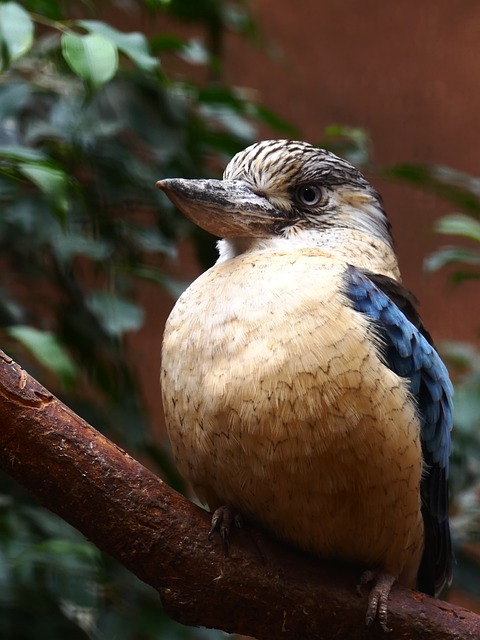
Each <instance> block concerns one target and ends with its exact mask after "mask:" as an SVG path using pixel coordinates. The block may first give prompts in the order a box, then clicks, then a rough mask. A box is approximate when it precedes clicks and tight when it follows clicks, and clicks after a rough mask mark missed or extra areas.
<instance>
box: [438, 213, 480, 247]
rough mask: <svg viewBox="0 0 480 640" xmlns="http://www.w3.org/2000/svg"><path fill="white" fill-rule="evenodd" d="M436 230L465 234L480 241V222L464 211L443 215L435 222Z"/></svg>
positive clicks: (464, 235)
mask: <svg viewBox="0 0 480 640" xmlns="http://www.w3.org/2000/svg"><path fill="white" fill-rule="evenodd" d="M435 231H436V232H437V233H444V234H446V235H457V236H463V237H465V238H469V239H470V240H475V241H476V242H480V222H478V220H475V219H474V218H472V217H471V216H467V215H464V214H462V213H452V214H450V215H448V216H443V218H440V220H438V221H437V223H436V224H435Z"/></svg>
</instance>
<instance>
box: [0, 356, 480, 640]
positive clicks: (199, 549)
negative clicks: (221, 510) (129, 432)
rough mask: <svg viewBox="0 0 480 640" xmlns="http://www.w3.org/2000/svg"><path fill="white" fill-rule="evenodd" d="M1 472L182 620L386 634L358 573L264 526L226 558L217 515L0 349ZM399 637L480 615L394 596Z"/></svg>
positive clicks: (462, 630)
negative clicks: (210, 536)
mask: <svg viewBox="0 0 480 640" xmlns="http://www.w3.org/2000/svg"><path fill="white" fill-rule="evenodd" d="M0 424H1V428H0V466H1V467H2V468H3V469H4V470H5V471H6V472H7V473H9V474H10V475H11V476H12V477H14V478H15V479H16V480H18V482H20V483H21V484H22V485H24V486H25V487H26V488H27V489H29V490H30V491H31V492H32V493H33V494H35V495H36V496H37V497H38V499H39V500H40V501H41V502H42V504H43V505H44V506H46V507H47V508H48V509H50V510H51V511H54V512H55V513H57V514H59V515H60V516H61V517H63V518H64V519H65V520H67V521H68V522H69V523H70V524H72V525H73V526H74V527H76V528H77V529H79V530H80V531H81V532H82V533H83V534H84V535H85V536H86V537H87V538H89V539H90V540H91V541H92V542H94V543H95V544H96V545H97V546H98V547H99V548H100V549H102V550H103V551H106V552H107V553H109V554H110V555H111V556H113V557H114V558H116V559H117V560H118V561H120V562H121V563H122V564H124V565H125V566H126V567H127V568H128V569H130V570H131V571H132V572H133V573H135V574H136V575H137V576H138V577H139V578H140V579H141V580H143V581H145V582H147V583H148V584H150V585H152V586H153V587H154V588H155V589H157V591H158V593H159V594H160V598H161V600H162V603H163V606H164V608H165V610H166V611H167V613H168V614H169V615H170V616H171V617H172V618H174V619H175V620H178V621H179V622H182V623H184V624H188V625H203V626H206V627H216V628H220V629H224V630H225V631H228V632H237V633H243V634H248V635H251V636H255V637H257V638H259V639H262V640H269V639H270V638H272V639H275V640H277V639H278V638H282V639H285V640H293V639H297V638H299V637H301V638H304V639H313V638H323V639H324V640H328V639H333V638H337V639H338V638H340V637H341V638H344V637H345V638H351V639H353V640H355V639H356V638H362V639H364V638H366V637H368V638H370V639H372V640H373V639H375V638H384V634H383V632H381V631H380V630H379V629H377V628H374V629H372V630H370V631H369V632H366V631H365V629H364V622H363V620H364V614H365V608H366V597H364V598H359V597H357V596H356V594H355V584H356V581H357V579H358V577H359V575H360V569H358V570H355V569H352V568H351V567H350V568H347V567H339V566H338V565H336V566H332V565H329V564H327V563H321V562H320V561H317V560H315V559H314V558H312V557H310V556H306V555H303V554H301V553H298V552H296V551H293V550H290V549H288V548H286V547H284V546H283V545H281V544H279V543H276V542H274V541H272V540H270V539H268V538H267V537H266V536H265V535H264V534H262V533H261V532H259V531H256V530H252V529H246V530H243V531H238V532H235V533H234V534H233V539H232V541H231V545H230V546H231V550H230V555H229V557H224V555H223V553H222V550H221V546H220V544H219V542H218V541H216V542H214V543H210V542H208V540H207V536H206V532H207V531H208V527H209V515H208V514H207V513H206V512H205V511H203V510H202V509H200V508H198V507H196V506H195V505H193V504H192V503H190V502H188V501H187V500H186V499H185V498H183V497H182V496H180V495H179V494H178V493H176V492H175V491H173V490H172V489H171V488H170V487H168V486H167V485H165V483H164V482H162V481H161V480H160V479H159V478H157V477H156V476H155V475H154V474H153V473H151V472H150V471H148V470H147V469H146V468H145V467H143V466H142V465H141V464H139V463H138V462H136V461H135V460H134V459H133V458H131V457H130V456H129V455H128V454H126V453H125V452H124V451H122V450H121V449H120V448H119V447H117V446H116V445H115V444H113V443H112V442H110V441H109V440H108V439H107V438H105V437H104V436H103V435H101V434H100V433H99V432H97V431H95V429H93V428H92V427H91V426H89V425H88V424H87V423H86V422H85V421H84V420H82V419H81V418H80V417H79V416H77V415H75V414H74V413H73V412H72V411H71V410H70V409H68V407H66V406H65V405H64V404H62V403H61V402H60V401H59V400H58V399H56V398H55V397H54V396H53V395H52V394H51V393H49V392H48V391H47V390H46V389H45V388H44V387H42V386H41V385H40V384H39V383H38V382H37V381H36V380H34V379H33V378H31V377H30V376H29V375H28V374H27V373H26V372H25V371H23V370H22V369H21V368H20V367H19V366H18V365H17V364H16V363H14V362H13V361H12V360H11V359H10V358H9V357H8V356H6V355H5V354H4V353H3V352H1V351H0ZM389 623H390V626H391V627H392V628H393V630H394V633H393V634H392V635H391V636H390V637H391V638H392V640H393V639H394V638H397V637H398V638H400V637H401V638H405V637H408V638H411V637H415V638H416V637H421V638H424V639H427V638H432V639H433V638H434V639H435V640H445V639H447V638H452V639H453V638H455V640H462V639H467V638H468V639H473V638H479V637H480V616H477V615H475V614H473V613H470V612H469V611H467V610H465V609H462V608H460V607H456V606H452V605H450V604H447V603H445V602H441V601H438V600H433V599H431V598H428V597H427V596H425V595H423V594H420V593H416V592H414V591H408V590H406V589H394V591H393V592H392V596H391V602H390V619H389Z"/></svg>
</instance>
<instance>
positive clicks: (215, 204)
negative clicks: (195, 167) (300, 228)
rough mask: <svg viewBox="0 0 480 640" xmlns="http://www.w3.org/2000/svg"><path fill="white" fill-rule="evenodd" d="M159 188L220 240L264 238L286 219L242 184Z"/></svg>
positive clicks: (184, 183) (163, 183) (164, 183)
mask: <svg viewBox="0 0 480 640" xmlns="http://www.w3.org/2000/svg"><path fill="white" fill-rule="evenodd" d="M157 187H158V188H159V189H161V190H162V191H164V192H165V194H166V195H167V196H168V197H169V198H170V200H171V201H172V202H173V204H175V205H176V206H177V207H178V208H179V209H180V211H181V212H182V213H184V214H185V215H186V216H187V218H189V219H190V220H191V221H192V222H194V223H195V224H196V225H198V226H199V227H201V228H202V229H205V231H208V232H209V233H211V234H213V235H215V236H219V237H220V238H242V237H249V236H250V237H252V236H253V237H257V238H265V237H268V236H270V235H272V234H274V233H275V227H276V224H278V222H279V221H280V220H281V219H282V217H283V216H282V215H281V213H280V212H279V211H277V210H275V208H274V207H273V206H272V204H271V203H270V202H269V201H268V200H267V198H265V197H263V196H261V195H257V194H256V193H254V192H253V191H252V190H251V189H250V188H249V187H248V186H247V184H246V183H245V182H242V181H241V180H186V179H184V178H169V179H167V180H159V181H158V182H157Z"/></svg>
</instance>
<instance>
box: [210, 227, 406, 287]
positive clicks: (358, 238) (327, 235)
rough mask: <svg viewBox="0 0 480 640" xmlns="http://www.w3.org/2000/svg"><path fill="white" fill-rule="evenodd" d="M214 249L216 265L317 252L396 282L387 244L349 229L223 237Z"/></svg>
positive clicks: (392, 256)
mask: <svg viewBox="0 0 480 640" xmlns="http://www.w3.org/2000/svg"><path fill="white" fill-rule="evenodd" d="M217 249H218V252H219V257H218V260H217V264H219V263H222V262H226V261H227V260H231V259H233V258H236V257H237V256H240V255H244V254H254V253H265V252H271V253H289V252H297V251H299V250H302V249H304V250H305V249H310V250H311V249H318V251H319V252H320V253H322V254H323V255H325V256H328V257H330V258H332V259H333V260H338V261H339V262H344V263H345V264H351V265H354V266H356V267H359V268H364V269H368V270H370V271H374V272H375V273H383V274H385V275H388V276H390V277H392V278H395V279H396V280H400V274H399V270H398V263H397V258H396V255H395V252H394V251H393V249H392V247H391V245H390V244H389V243H387V242H384V241H382V240H380V239H379V238H374V237H372V236H371V235H370V234H367V233H364V232H362V231H358V230H353V229H339V228H334V229H324V230H322V231H321V232H318V231H316V232H315V231H311V230H301V231H298V230H297V231H296V232H295V233H292V234H290V235H286V236H272V237H269V238H254V237H242V238H224V239H223V240H219V241H218V243H217Z"/></svg>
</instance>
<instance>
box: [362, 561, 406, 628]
mask: <svg viewBox="0 0 480 640" xmlns="http://www.w3.org/2000/svg"><path fill="white" fill-rule="evenodd" d="M396 579H397V578H396V576H393V575H392V574H391V573H381V572H376V571H365V572H364V573H363V574H362V577H361V578H360V583H359V584H358V585H357V593H358V595H359V596H361V595H362V588H363V587H364V586H365V585H367V584H370V583H373V586H372V588H371V589H370V593H369V595H368V606H367V613H366V615H365V624H366V625H367V627H369V626H370V625H371V624H372V623H373V622H374V620H375V619H378V622H379V624H380V626H381V627H382V629H383V631H384V632H385V633H390V631H391V629H390V628H389V627H388V626H387V616H388V596H389V594H390V591H391V589H392V586H393V583H394V582H395V580H396Z"/></svg>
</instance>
